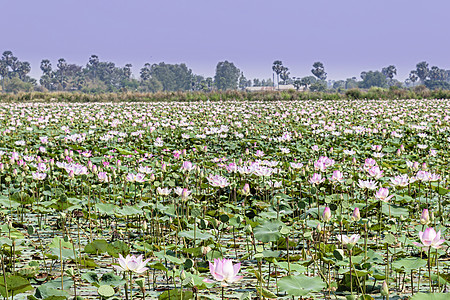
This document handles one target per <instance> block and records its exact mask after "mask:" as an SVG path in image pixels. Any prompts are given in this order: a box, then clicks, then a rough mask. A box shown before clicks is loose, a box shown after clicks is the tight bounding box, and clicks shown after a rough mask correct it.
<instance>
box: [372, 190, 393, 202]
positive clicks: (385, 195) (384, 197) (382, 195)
mask: <svg viewBox="0 0 450 300" xmlns="http://www.w3.org/2000/svg"><path fill="white" fill-rule="evenodd" d="M392 197H394V195H390V196H389V189H388V188H380V189H379V190H378V191H377V192H376V193H375V198H377V199H378V200H381V201H384V202H388V201H389V200H391V198H392Z"/></svg>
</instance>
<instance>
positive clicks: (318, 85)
mask: <svg viewBox="0 0 450 300" xmlns="http://www.w3.org/2000/svg"><path fill="white" fill-rule="evenodd" d="M326 89H327V83H326V82H325V81H324V80H317V81H316V82H314V83H313V84H311V85H310V87H309V90H310V91H313V92H324V91H325V90H326Z"/></svg>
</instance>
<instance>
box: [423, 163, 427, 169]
mask: <svg viewBox="0 0 450 300" xmlns="http://www.w3.org/2000/svg"><path fill="white" fill-rule="evenodd" d="M427 169H428V167H427V163H425V162H424V163H423V164H422V170H427Z"/></svg>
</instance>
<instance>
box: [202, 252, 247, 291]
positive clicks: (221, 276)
mask: <svg viewBox="0 0 450 300" xmlns="http://www.w3.org/2000/svg"><path fill="white" fill-rule="evenodd" d="M240 268H241V263H237V264H235V265H233V263H232V261H231V259H226V258H223V259H214V263H211V262H209V271H210V273H211V275H212V276H213V277H214V279H215V280H216V281H219V282H220V284H221V286H228V284H230V283H234V282H237V281H239V280H241V279H242V278H243V277H244V276H237V274H238V273H239V270H240ZM203 281H204V282H208V283H212V282H214V281H212V280H210V279H204V280H203Z"/></svg>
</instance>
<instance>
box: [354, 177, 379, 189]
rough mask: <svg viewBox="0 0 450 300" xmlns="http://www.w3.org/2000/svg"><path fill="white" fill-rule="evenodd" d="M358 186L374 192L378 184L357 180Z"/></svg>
mask: <svg viewBox="0 0 450 300" xmlns="http://www.w3.org/2000/svg"><path fill="white" fill-rule="evenodd" d="M358 186H359V187H360V188H362V189H369V190H374V189H376V188H377V186H378V184H377V183H376V182H375V181H372V180H365V181H364V180H361V179H359V180H358Z"/></svg>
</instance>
